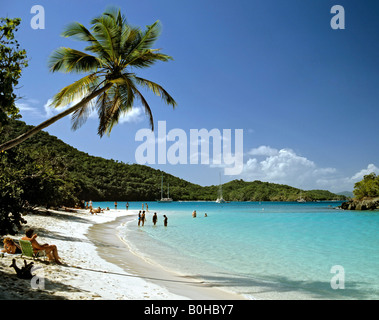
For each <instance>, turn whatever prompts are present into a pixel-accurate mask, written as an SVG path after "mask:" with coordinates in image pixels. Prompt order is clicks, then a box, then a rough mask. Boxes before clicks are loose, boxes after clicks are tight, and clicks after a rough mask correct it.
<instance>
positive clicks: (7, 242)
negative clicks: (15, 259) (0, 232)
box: [1, 238, 22, 254]
mask: <svg viewBox="0 0 379 320" xmlns="http://www.w3.org/2000/svg"><path fill="white" fill-rule="evenodd" d="M3 242H4V249H3V250H1V252H6V253H10V254H16V253H21V252H22V251H21V248H20V247H19V246H18V245H17V244H16V243H15V242H14V241H13V240H12V239H11V238H5V239H4V241H3Z"/></svg>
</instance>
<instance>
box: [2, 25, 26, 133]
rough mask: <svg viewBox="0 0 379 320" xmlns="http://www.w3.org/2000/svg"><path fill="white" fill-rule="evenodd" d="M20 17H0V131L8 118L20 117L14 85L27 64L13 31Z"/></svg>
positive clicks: (16, 27)
mask: <svg viewBox="0 0 379 320" xmlns="http://www.w3.org/2000/svg"><path fill="white" fill-rule="evenodd" d="M20 23H21V19H19V18H15V19H10V18H0V132H1V131H2V126H3V125H4V124H5V123H6V122H7V120H8V118H13V119H14V118H20V117H21V116H20V114H19V109H18V108H17V107H16V104H15V102H16V99H17V96H16V94H15V93H14V89H15V87H16V86H17V85H18V81H19V79H20V77H21V71H22V69H23V68H25V67H26V66H27V65H28V62H27V60H26V51H25V50H23V49H20V45H19V44H18V41H17V40H16V39H15V33H16V32H17V30H18V26H19V25H20Z"/></svg>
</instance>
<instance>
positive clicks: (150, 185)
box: [0, 120, 345, 205]
mask: <svg viewBox="0 0 379 320" xmlns="http://www.w3.org/2000/svg"><path fill="white" fill-rule="evenodd" d="M28 128H30V126H27V125H26V124H25V123H24V122H22V121H17V120H15V121H11V123H10V125H8V126H7V127H5V128H4V129H5V130H4V131H3V135H2V136H1V137H0V142H3V141H6V140H9V139H10V138H12V137H15V136H18V135H19V134H21V133H23V132H25V131H26V130H27V129H28ZM1 157H2V165H3V170H6V167H7V166H10V167H12V166H15V167H19V168H21V167H22V165H24V166H23V167H22V168H23V170H24V171H25V170H26V171H27V172H24V175H26V176H27V178H25V179H24V180H25V181H26V182H27V181H29V182H28V187H24V188H23V189H24V192H23V197H24V198H25V199H26V200H28V201H29V202H31V203H33V202H41V201H43V202H45V203H47V204H51V205H57V204H64V203H71V204H72V203H73V202H74V201H79V200H82V199H83V200H89V199H91V200H93V201H103V200H108V201H114V200H117V201H152V200H156V199H158V198H160V190H161V189H160V188H161V176H162V174H163V175H164V181H165V185H167V183H169V184H170V197H172V198H173V199H174V200H215V199H216V198H217V192H218V186H207V187H202V186H199V185H196V184H193V183H190V182H188V181H185V180H183V179H180V178H177V177H175V176H172V175H170V174H167V173H164V172H162V171H160V170H155V169H152V168H150V167H148V166H143V165H138V164H125V163H122V162H119V161H114V160H107V159H103V158H100V157H94V156H90V155H88V154H86V153H84V152H81V151H79V150H77V149H75V148H73V147H71V146H69V145H67V144H66V143H64V142H63V141H61V140H59V139H57V138H56V137H54V136H51V135H49V134H48V133H46V132H40V133H38V134H37V135H35V136H34V137H32V138H31V139H28V140H27V141H25V142H24V143H22V144H21V145H20V146H18V147H16V148H14V149H11V150H10V151H8V152H7V153H6V154H3V155H2V156H1ZM33 170H35V171H37V172H38V174H37V173H35V172H33ZM33 179H34V181H33ZM57 192H58V193H57ZM59 192H60V193H59ZM49 194H51V196H49ZM223 196H224V199H226V200H230V201H295V200H297V199H299V198H300V196H302V197H303V198H305V199H306V200H308V201H312V200H330V199H345V197H344V196H338V195H336V194H333V193H330V192H329V191H325V190H312V191H304V190H300V189H297V188H293V187H290V186H286V185H279V184H274V183H268V182H261V181H254V182H245V181H243V180H234V181H231V182H228V183H225V184H224V185H223ZM38 204H43V203H38Z"/></svg>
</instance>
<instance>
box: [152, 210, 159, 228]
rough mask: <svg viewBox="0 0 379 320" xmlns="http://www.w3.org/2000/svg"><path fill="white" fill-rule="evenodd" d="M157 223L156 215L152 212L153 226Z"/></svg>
mask: <svg viewBox="0 0 379 320" xmlns="http://www.w3.org/2000/svg"><path fill="white" fill-rule="evenodd" d="M157 221H158V217H157V213H156V212H154V215H153V224H154V225H156V224H157Z"/></svg>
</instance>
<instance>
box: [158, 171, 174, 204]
mask: <svg viewBox="0 0 379 320" xmlns="http://www.w3.org/2000/svg"><path fill="white" fill-rule="evenodd" d="M157 201H158V202H173V201H174V200H172V198H170V184H167V198H163V174H162V181H161V199H160V200H157Z"/></svg>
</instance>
